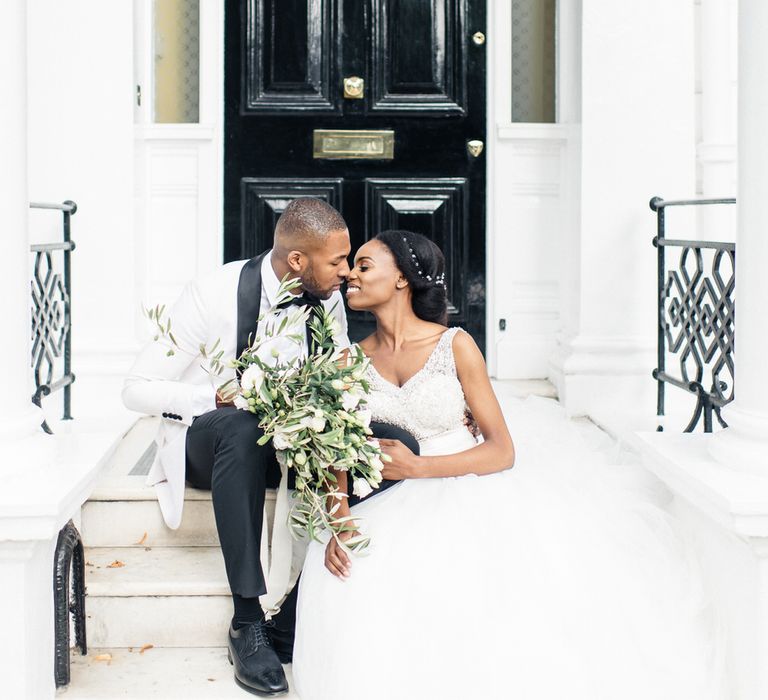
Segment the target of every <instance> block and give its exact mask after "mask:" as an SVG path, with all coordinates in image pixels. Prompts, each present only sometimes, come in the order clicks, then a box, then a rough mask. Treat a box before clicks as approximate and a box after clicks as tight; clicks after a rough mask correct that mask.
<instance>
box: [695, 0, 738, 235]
mask: <svg viewBox="0 0 768 700" xmlns="http://www.w3.org/2000/svg"><path fill="white" fill-rule="evenodd" d="M731 12H732V2H731V0H702V3H701V35H700V37H699V38H700V41H699V51H700V56H701V84H702V85H701V87H702V94H701V100H702V101H701V143H699V145H698V158H699V162H700V163H701V178H702V194H703V195H704V196H705V197H733V196H734V195H735V190H734V188H735V184H736V182H735V180H736V105H735V104H734V100H733V98H734V85H733V79H734V64H735V54H734V48H735V47H734V46H733V40H734V39H735V37H733V36H732V35H731V27H732V25H731ZM697 213H698V216H699V220H698V227H697V235H696V238H703V239H705V240H711V241H712V240H714V241H722V240H732V239H733V238H732V237H733V234H734V229H735V225H734V217H735V209H734V207H732V206H713V207H700V208H699V209H698V211H697Z"/></svg>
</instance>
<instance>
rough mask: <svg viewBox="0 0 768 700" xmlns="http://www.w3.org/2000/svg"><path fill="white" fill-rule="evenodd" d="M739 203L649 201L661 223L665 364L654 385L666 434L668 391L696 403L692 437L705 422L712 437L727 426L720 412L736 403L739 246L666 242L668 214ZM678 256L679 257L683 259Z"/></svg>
mask: <svg viewBox="0 0 768 700" xmlns="http://www.w3.org/2000/svg"><path fill="white" fill-rule="evenodd" d="M735 203H736V200H735V199H730V198H728V199H685V200H669V201H665V200H664V199H662V198H661V197H654V198H653V199H651V201H650V206H651V209H652V210H653V211H655V212H656V216H657V233H656V236H655V237H654V239H653V245H654V246H656V248H657V251H658V290H657V291H658V296H657V299H658V306H659V314H658V358H657V367H656V369H655V370H654V371H653V378H654V379H656V381H657V386H658V395H657V405H656V414H657V416H658V417H659V427H658V430H662V429H663V427H662V425H661V421H662V417H663V416H664V415H665V405H664V404H665V387H666V385H667V384H671V385H672V386H676V387H679V388H681V389H685V390H686V391H688V392H690V393H691V394H694V395H696V397H697V401H696V407H695V409H694V412H693V416H692V417H691V419H690V422H689V423H688V425H687V427H686V428H685V432H693V430H695V428H696V426H697V425H698V424H699V421H700V420H701V419H702V417H703V419H704V431H705V432H712V429H713V416H715V417H716V418H717V420H718V422H719V423H720V425H721V426H723V427H726V424H725V422H724V421H723V419H722V417H721V415H720V409H721V408H722V407H723V406H724V405H725V404H727V403H729V402H730V401H733V385H734V380H733V378H734V368H733V340H734V324H735V302H734V288H735V278H736V246H735V244H734V243H723V242H709V241H685V240H674V239H669V238H667V237H666V233H667V231H666V210H667V208H668V207H688V206H704V205H721V204H735ZM673 251H674V252H675V253H677V252H678V251H679V255H678V256H677V257H676V259H674V258H673V255H672V252H673ZM668 360H669V363H668ZM668 365H669V366H668Z"/></svg>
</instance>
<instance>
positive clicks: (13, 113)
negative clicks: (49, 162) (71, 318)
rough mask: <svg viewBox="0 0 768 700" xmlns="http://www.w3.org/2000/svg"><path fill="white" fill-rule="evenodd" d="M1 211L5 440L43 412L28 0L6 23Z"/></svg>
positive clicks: (1, 47) (0, 421)
mask: <svg viewBox="0 0 768 700" xmlns="http://www.w3.org/2000/svg"><path fill="white" fill-rule="evenodd" d="M0 77H1V78H2V80H1V81H0V84H2V86H3V99H1V100H0V139H2V147H0V152H1V153H2V154H3V166H2V168H0V211H2V213H3V241H4V251H3V254H2V255H0V295H2V299H3V321H2V323H3V339H4V340H3V342H2V343H0V367H2V368H3V400H2V401H0V438H3V439H5V438H8V437H13V438H21V437H24V436H26V435H29V434H31V433H33V432H34V431H36V430H37V429H39V426H40V421H41V419H42V417H41V412H40V411H39V410H38V409H36V407H35V406H33V404H32V403H31V401H30V397H31V395H32V390H31V381H30V378H31V370H30V359H29V336H30V328H31V326H30V315H29V314H30V312H29V310H30V292H29V262H30V253H29V239H28V235H27V220H28V213H29V200H28V196H27V8H26V1H25V0H11V1H10V2H8V3H6V4H5V5H4V6H3V19H2V22H0Z"/></svg>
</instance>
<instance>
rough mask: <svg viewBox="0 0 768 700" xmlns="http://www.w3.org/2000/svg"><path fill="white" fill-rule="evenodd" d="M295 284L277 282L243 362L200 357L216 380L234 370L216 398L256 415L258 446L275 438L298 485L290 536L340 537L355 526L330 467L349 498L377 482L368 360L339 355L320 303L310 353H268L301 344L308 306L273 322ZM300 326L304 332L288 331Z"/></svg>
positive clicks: (353, 351)
mask: <svg viewBox="0 0 768 700" xmlns="http://www.w3.org/2000/svg"><path fill="white" fill-rule="evenodd" d="M299 284H300V282H299V281H298V280H290V281H286V280H284V281H283V282H282V283H281V286H280V291H279V293H278V303H277V304H276V306H275V307H274V308H273V309H271V310H269V311H268V312H267V313H266V314H264V315H262V317H261V318H260V319H259V329H260V332H259V334H258V335H257V336H256V337H255V338H251V339H250V341H251V342H250V344H249V345H250V346H249V347H248V348H247V349H246V350H245V351H243V353H242V355H241V356H240V357H238V358H237V359H235V360H230V361H229V362H225V360H224V359H223V357H222V355H223V353H222V351H220V350H219V351H218V352H216V348H217V347H218V343H217V344H216V345H215V346H214V347H213V348H211V349H210V350H207V349H206V348H205V347H201V348H200V352H201V354H202V355H203V357H204V358H206V359H207V360H208V364H209V367H210V370H211V373H212V374H214V375H220V374H221V373H222V372H223V370H224V369H225V367H226V366H229V367H231V368H234V369H236V370H238V374H239V380H238V379H237V378H234V379H231V380H229V381H228V382H226V383H224V384H223V385H221V386H220V387H219V390H218V393H219V395H220V396H222V397H224V398H225V399H227V400H231V401H233V402H234V404H235V406H237V408H239V409H242V410H245V411H250V412H251V413H253V414H255V415H256V416H257V417H258V418H259V426H260V427H261V428H262V429H263V431H264V435H263V437H262V438H261V440H260V441H259V442H260V444H265V443H266V442H268V441H269V440H272V444H273V445H274V447H275V451H276V453H277V458H278V461H280V463H281V464H283V465H285V466H286V467H287V468H288V469H292V470H293V471H294V474H295V477H296V487H295V493H294V502H293V505H292V508H291V513H290V520H289V526H290V529H291V532H292V534H293V535H294V536H295V537H303V536H309V537H310V538H312V539H317V538H318V535H319V533H320V532H321V531H322V530H323V529H326V528H327V529H328V530H330V531H331V533H332V535H333V536H334V537H338V536H339V535H340V534H341V533H342V532H347V531H355V530H356V528H355V525H354V522H353V518H352V517H351V516H347V517H341V516H339V515H338V510H339V508H340V505H341V501H342V499H343V498H346V497H347V494H346V493H342V492H341V491H340V490H339V488H338V485H337V479H336V476H335V475H334V473H333V472H332V471H331V469H332V468H333V469H336V470H339V471H345V472H347V481H348V484H351V485H352V489H353V493H354V494H355V495H356V496H359V497H364V496H367V495H368V494H369V493H371V491H372V490H373V489H375V488H378V486H379V484H380V483H381V480H382V476H381V470H382V468H383V460H384V459H385V457H384V456H383V455H382V452H381V448H380V447H379V443H378V441H377V440H375V439H374V438H373V437H372V433H371V430H370V427H369V424H370V422H371V412H370V411H369V410H368V408H367V405H366V396H367V394H368V392H369V386H368V382H367V381H366V379H365V369H366V367H367V363H368V360H367V358H366V357H365V355H364V354H363V351H362V350H361V348H360V347H359V346H357V345H354V346H352V347H351V348H346V349H344V350H340V351H339V350H337V349H336V348H335V347H334V342H333V336H334V331H335V330H336V324H337V321H336V319H335V318H334V317H333V316H332V315H331V314H330V313H328V312H327V311H326V310H325V308H324V307H323V306H322V305H321V306H318V307H317V310H316V311H315V312H314V314H312V316H311V318H310V328H311V332H312V335H313V337H314V342H315V348H316V349H315V352H314V353H311V354H310V355H309V356H308V357H307V358H306V359H298V358H297V359H294V360H291V361H281V357H280V353H279V352H278V351H277V350H276V349H273V350H272V351H271V352H266V350H268V349H269V347H270V344H273V343H274V341H275V340H277V339H279V340H281V341H282V340H283V339H289V340H290V341H291V342H295V343H297V344H298V345H301V344H302V343H303V342H304V333H303V330H304V324H305V323H306V321H307V318H308V317H309V314H310V309H308V308H307V307H296V306H291V307H289V311H288V313H287V314H285V315H283V317H282V318H281V319H279V318H278V313H279V311H278V309H279V308H280V307H281V306H282V302H284V301H288V300H290V298H291V292H292V290H293V289H295V288H296V287H298V286H299ZM158 311H159V313H158ZM148 316H149V317H150V319H151V320H153V321H154V322H155V324H156V326H157V327H158V332H160V333H162V334H167V335H169V336H170V330H169V329H170V320H168V321H167V323H164V322H163V321H162V319H161V316H162V310H158V309H153V310H151V311H150V312H149V313H148ZM297 327H298V328H301V329H302V332H301V333H296V334H290V333H287V331H286V329H289V328H297ZM170 337H171V340H172V341H173V342H174V344H175V341H174V340H173V338H172V336H170ZM265 356H266V357H267V359H265ZM369 543H370V538H369V537H367V536H366V535H362V534H355V535H353V536H352V537H351V538H350V539H348V540H346V542H345V543H344V544H345V546H346V547H348V548H350V549H351V550H352V551H361V550H363V549H365V548H366V547H367V546H368V544H369Z"/></svg>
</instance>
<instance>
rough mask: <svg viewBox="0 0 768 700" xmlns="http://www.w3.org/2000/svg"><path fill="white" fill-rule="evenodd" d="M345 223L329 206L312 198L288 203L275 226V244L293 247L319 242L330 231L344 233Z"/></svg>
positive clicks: (302, 198)
mask: <svg viewBox="0 0 768 700" xmlns="http://www.w3.org/2000/svg"><path fill="white" fill-rule="evenodd" d="M346 228H347V222H346V221H344V217H343V216H342V215H341V214H339V212H338V211H336V210H335V209H334V208H333V207H332V206H331V205H330V204H328V203H327V202H324V201H323V200H322V199H315V198H314V197H299V198H298V199H294V200H292V201H291V202H289V203H288V206H287V207H286V208H285V209H284V210H283V213H282V214H281V215H280V218H279V219H278V220H277V225H276V226H275V243H276V244H279V245H283V246H287V247H293V246H295V245H296V244H297V243H299V242H309V241H315V242H321V241H323V240H324V239H325V238H326V237H327V236H328V234H329V233H331V232H332V231H344V230H345V229H346Z"/></svg>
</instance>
